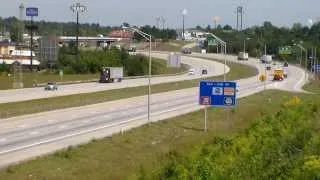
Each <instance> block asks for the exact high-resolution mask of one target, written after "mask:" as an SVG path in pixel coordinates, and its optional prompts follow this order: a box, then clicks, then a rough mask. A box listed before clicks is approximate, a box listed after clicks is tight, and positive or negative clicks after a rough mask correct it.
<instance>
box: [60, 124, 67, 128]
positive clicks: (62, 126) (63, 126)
mask: <svg viewBox="0 0 320 180" xmlns="http://www.w3.org/2000/svg"><path fill="white" fill-rule="evenodd" d="M65 128H67V126H65V125H61V126H59V129H65Z"/></svg>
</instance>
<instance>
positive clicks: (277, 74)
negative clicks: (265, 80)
mask: <svg viewBox="0 0 320 180" xmlns="http://www.w3.org/2000/svg"><path fill="white" fill-rule="evenodd" d="M284 76H285V73H284V70H283V68H277V69H275V70H274V73H273V80H274V81H282V80H283V79H284V78H285V77H284Z"/></svg>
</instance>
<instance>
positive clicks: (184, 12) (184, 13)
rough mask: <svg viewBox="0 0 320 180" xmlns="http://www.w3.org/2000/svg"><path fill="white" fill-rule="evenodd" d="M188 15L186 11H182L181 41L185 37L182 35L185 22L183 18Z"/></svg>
mask: <svg viewBox="0 0 320 180" xmlns="http://www.w3.org/2000/svg"><path fill="white" fill-rule="evenodd" d="M187 14H188V10H187V9H183V10H182V40H185V35H184V21H185V16H186V15H187Z"/></svg>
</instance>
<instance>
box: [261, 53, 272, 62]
mask: <svg viewBox="0 0 320 180" xmlns="http://www.w3.org/2000/svg"><path fill="white" fill-rule="evenodd" d="M261 62H262V63H266V64H270V63H272V56H271V55H263V56H262V57H261Z"/></svg>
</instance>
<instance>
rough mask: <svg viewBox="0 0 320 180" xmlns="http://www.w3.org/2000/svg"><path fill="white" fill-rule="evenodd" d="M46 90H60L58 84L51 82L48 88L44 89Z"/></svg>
mask: <svg viewBox="0 0 320 180" xmlns="http://www.w3.org/2000/svg"><path fill="white" fill-rule="evenodd" d="M44 90H46V91H57V90H58V86H57V84H56V83H52V82H50V83H48V84H47V85H46V87H44Z"/></svg>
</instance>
